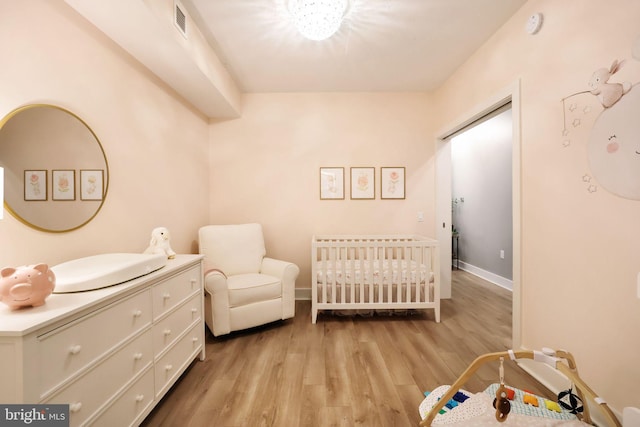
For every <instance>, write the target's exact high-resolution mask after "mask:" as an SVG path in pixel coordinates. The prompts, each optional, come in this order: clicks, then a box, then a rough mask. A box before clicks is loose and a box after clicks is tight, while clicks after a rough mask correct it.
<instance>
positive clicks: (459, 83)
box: [0, 0, 640, 409]
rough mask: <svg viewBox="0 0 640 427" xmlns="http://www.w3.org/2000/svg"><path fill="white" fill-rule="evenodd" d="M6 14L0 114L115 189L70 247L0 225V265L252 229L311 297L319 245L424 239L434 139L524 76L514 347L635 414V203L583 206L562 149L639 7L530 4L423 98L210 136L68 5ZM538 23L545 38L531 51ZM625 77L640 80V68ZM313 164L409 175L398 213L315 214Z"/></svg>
mask: <svg viewBox="0 0 640 427" xmlns="http://www.w3.org/2000/svg"><path fill="white" fill-rule="evenodd" d="M3 6H4V7H3V12H2V14H0V51H1V52H3V64H4V65H3V66H2V67H0V92H1V93H2V96H1V97H0V115H4V114H6V113H7V112H9V111H11V110H12V109H14V108H15V107H17V106H19V105H23V104H27V103H33V102H50V103H55V104H59V105H61V106H63V107H65V108H68V109H69V110H71V111H73V112H75V113H76V114H78V115H79V116H80V117H82V118H83V119H84V120H85V121H86V122H87V123H88V124H89V125H90V126H91V127H92V128H93V130H94V131H95V133H96V134H97V135H98V137H99V138H100V140H101V142H102V144H103V146H104V149H105V151H106V154H107V156H108V160H109V166H110V172H111V182H110V186H109V194H108V197H107V200H106V203H105V206H104V207H103V209H102V211H101V212H100V213H99V214H98V216H97V217H96V218H95V220H94V221H92V222H91V223H90V224H89V225H87V226H85V227H83V228H81V229H79V230H76V231H73V232H69V233H64V234H48V233H42V232H38V231H35V230H32V229H30V228H28V227H26V226H24V225H23V224H21V223H20V222H18V221H17V220H15V219H14V218H13V217H11V216H10V215H5V219H3V220H1V221H0V265H19V264H25V263H32V262H39V261H42V262H48V263H50V264H55V263H58V262H61V261H63V260H66V259H70V258H76V257H80V256H86V255H90V254H93V253H99V252H113V251H142V250H143V249H144V248H145V247H146V245H147V243H148V239H149V231H150V229H151V228H153V227H155V226H156V225H166V226H168V227H169V228H170V229H171V231H172V232H173V246H174V249H175V250H176V251H177V252H192V251H194V250H195V249H196V248H195V239H196V231H197V228H198V227H199V226H200V225H201V224H204V223H207V222H209V223H234V222H245V221H246V222H248V221H257V222H261V223H262V224H263V225H264V227H265V233H266V239H267V249H268V251H269V252H270V254H271V255H272V256H275V257H280V258H284V259H290V260H292V261H294V262H296V263H297V264H299V265H300V266H301V269H302V272H301V275H300V279H299V280H298V287H308V286H309V275H310V266H309V255H310V252H309V250H310V249H309V248H310V239H311V236H312V235H313V234H314V233H401V232H416V233H420V234H425V235H430V236H432V235H434V232H435V231H434V230H435V214H434V199H435V195H434V193H435V190H434V188H435V182H434V176H435V173H434V168H435V164H434V156H435V153H434V150H435V149H434V146H435V144H434V138H435V135H436V132H437V131H440V130H441V129H443V128H444V127H446V126H448V125H449V124H451V123H453V122H455V121H456V120H457V119H459V118H461V117H463V116H464V115H465V114H466V113H467V112H468V111H474V110H475V108H476V106H477V105H481V104H485V103H486V100H487V99H490V98H492V96H493V94H494V93H496V92H498V91H500V90H502V89H503V88H504V87H505V86H508V85H511V84H512V83H513V82H514V81H516V80H517V79H521V83H522V86H521V87H522V93H521V95H522V96H521V98H522V105H521V112H522V113H521V114H522V117H521V123H522V211H523V218H522V246H523V247H522V260H521V261H522V270H523V271H522V287H523V289H522V295H523V301H524V303H523V309H522V341H523V343H524V345H526V346H527V347H530V348H540V347H542V346H550V347H561V348H565V349H568V350H570V351H572V352H574V354H575V355H576V357H577V359H578V363H579V366H580V370H581V373H582V374H583V376H584V377H585V379H586V380H587V381H588V382H589V383H590V384H591V385H592V386H593V387H594V389H595V390H597V392H598V393H599V394H600V395H601V396H603V397H605V398H606V399H607V400H608V401H609V402H610V403H612V404H613V406H615V407H616V408H618V409H621V408H622V407H623V406H625V405H634V406H640V401H638V393H637V384H639V383H640V369H639V368H638V365H637V354H638V353H639V352H640V328H639V325H640V300H638V299H637V298H636V275H637V273H638V270H640V267H639V265H638V256H637V254H638V253H640V238H639V237H640V223H639V222H638V218H639V217H640V203H639V202H638V201H631V200H626V199H622V198H619V197H616V196H614V195H612V194H610V193H608V192H607V191H605V190H603V189H599V190H598V191H597V192H596V193H589V192H588V191H586V187H585V183H584V182H583V180H582V177H583V176H584V175H585V174H586V173H588V165H587V163H586V155H585V150H584V145H585V141H580V140H576V141H575V142H574V143H573V144H572V145H570V146H569V147H566V148H565V147H563V144H562V139H563V138H562V134H561V133H562V132H561V131H562V111H563V110H562V107H561V103H560V99H561V98H562V97H564V96H567V95H569V94H571V93H573V92H576V91H579V90H586V89H587V88H586V82H587V81H588V79H589V76H590V75H591V72H592V71H594V70H595V69H596V68H599V67H603V66H608V65H609V64H610V63H611V61H612V60H613V59H615V58H630V49H631V43H632V41H633V40H635V38H636V37H638V36H639V35H640V29H638V25H637V17H638V16H640V3H638V2H636V1H635V0H615V1H613V2H612V1H610V0H565V1H562V2H559V1H551V0H546V1H544V0H530V1H529V2H528V3H527V4H526V5H525V7H524V8H523V9H522V10H521V11H520V12H519V13H518V14H517V15H516V16H515V17H514V18H513V19H512V20H511V21H510V22H509V23H508V24H507V25H505V26H504V27H503V28H502V29H501V30H500V31H499V32H498V33H497V34H496V35H495V37H494V38H493V39H492V40H491V41H490V42H489V43H487V44H486V45H485V46H484V47H483V48H482V49H481V50H480V51H479V52H478V53H477V54H476V55H475V56H474V57H472V58H471V59H470V60H469V61H468V62H467V63H466V64H465V65H464V66H463V67H461V68H460V69H459V70H458V72H457V73H456V74H455V75H454V76H453V77H452V78H451V79H450V80H449V81H448V82H447V83H446V84H445V85H444V86H443V87H442V88H441V89H440V90H439V91H438V92H437V93H435V94H433V95H429V94H421V93H414V94H407V93H391V94H372V93H357V94H256V95H245V96H244V98H243V103H244V105H243V116H242V118H240V119H237V120H232V121H224V122H218V123H213V124H211V125H208V124H207V122H206V121H205V120H204V119H203V118H202V117H200V116H199V115H198V114H197V113H194V112H193V111H192V110H191V109H190V108H189V107H188V106H186V105H185V104H184V103H182V102H181V101H180V100H179V98H177V97H176V96H174V94H173V93H172V92H171V90H168V89H167V88H166V87H165V86H164V85H163V84H162V83H161V82H159V81H158V80H157V79H155V78H154V77H152V76H151V75H150V74H149V73H148V72H146V71H145V70H144V69H143V68H141V67H140V66H139V65H138V64H137V63H136V62H135V61H134V60H132V59H131V58H130V57H128V56H127V55H126V54H125V53H123V52H122V51H121V50H120V49H119V48H118V47H116V46H115V45H114V44H113V43H112V42H110V41H109V40H107V39H106V38H105V37H104V36H103V35H101V34H100V33H98V32H97V31H95V30H94V29H93V28H92V27H91V26H90V25H89V24H87V23H86V22H85V21H84V20H83V19H82V18H81V17H79V16H78V15H77V14H75V12H73V11H71V10H70V8H69V7H67V6H66V5H65V4H64V3H63V2H62V0H55V1H50V0H31V1H29V2H11V3H7V4H5V5H3ZM536 11H540V12H543V13H544V14H545V23H544V26H543V28H542V30H541V32H540V33H539V34H537V35H535V36H529V35H527V34H526V33H525V32H524V23H525V21H526V19H527V17H528V16H529V15H530V14H531V13H533V12H536ZM617 77H618V76H617ZM619 78H620V79H629V80H632V81H634V82H637V81H640V64H639V63H638V61H635V60H631V61H629V62H628V64H627V65H626V66H625V67H624V68H623V70H622V71H621V72H620V73H619ZM633 119H635V118H633ZM209 141H210V144H209ZM209 149H211V151H210V153H209ZM209 165H210V166H209ZM321 166H344V167H345V171H346V172H347V174H346V175H347V176H348V170H349V167H352V166H374V167H376V172H377V173H378V172H379V167H380V166H405V167H406V168H407V178H408V179H407V198H406V200H402V201H391V200H380V197H379V191H378V190H379V181H378V182H377V185H378V190H377V192H376V193H377V194H376V200H373V201H361V200H349V191H348V188H347V190H346V192H345V193H346V199H345V200H342V201H324V200H323V201H321V200H319V197H318V190H319V184H318V170H319V168H320V167H321ZM209 167H210V173H209ZM376 176H378V175H376ZM418 211H423V212H424V215H425V221H424V222H423V223H418V222H417V221H416V214H417V212H418Z"/></svg>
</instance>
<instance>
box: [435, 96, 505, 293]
mask: <svg viewBox="0 0 640 427" xmlns="http://www.w3.org/2000/svg"><path fill="white" fill-rule="evenodd" d="M512 136H513V124H512V110H511V103H508V104H505V105H504V106H502V107H500V108H498V109H497V110H494V111H492V112H491V113H489V114H487V115H486V116H484V117H482V118H481V119H479V120H477V121H476V122H474V123H472V124H471V125H469V126H467V127H466V128H464V129H462V130H460V131H459V132H457V133H456V134H455V135H453V136H451V137H449V138H447V139H448V140H450V144H451V165H452V184H451V188H452V195H451V215H452V219H451V224H452V245H453V251H452V252H453V254H455V255H456V257H455V269H462V270H465V271H467V272H469V273H472V274H474V275H476V276H478V277H480V278H482V279H484V280H486V281H488V282H491V283H493V284H495V285H497V286H500V287H503V288H506V289H509V290H512V289H513V282H512V278H513V227H512V223H513V212H512V210H513V209H512V201H511V196H512V192H513V189H512V176H511V174H512V167H511V166H512V157H513V155H512V151H513V150H512V147H513V140H512Z"/></svg>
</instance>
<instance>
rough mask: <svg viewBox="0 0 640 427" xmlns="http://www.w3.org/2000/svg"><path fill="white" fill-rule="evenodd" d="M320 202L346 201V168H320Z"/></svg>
mask: <svg viewBox="0 0 640 427" xmlns="http://www.w3.org/2000/svg"><path fill="white" fill-rule="evenodd" d="M320 200H344V168H343V167H321V168H320Z"/></svg>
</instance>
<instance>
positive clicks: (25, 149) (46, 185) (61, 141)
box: [0, 104, 110, 233]
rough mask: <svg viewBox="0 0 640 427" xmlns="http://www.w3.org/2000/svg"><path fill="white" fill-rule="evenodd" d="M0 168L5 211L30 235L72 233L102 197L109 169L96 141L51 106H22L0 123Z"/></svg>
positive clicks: (88, 218) (94, 211)
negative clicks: (0, 169)
mask: <svg viewBox="0 0 640 427" xmlns="http://www.w3.org/2000/svg"><path fill="white" fill-rule="evenodd" d="M0 166H2V167H4V169H5V183H4V184H5V189H4V190H5V191H4V198H5V201H4V205H5V208H6V210H7V211H8V212H10V213H11V214H12V215H13V216H14V217H15V218H16V219H18V220H19V221H20V222H22V223H23V224H25V225H28V226H29V227H32V228H34V229H36V230H40V231H46V232H51V233H63V232H67V231H72V230H76V229H78V228H80V227H82V226H84V225H86V224H87V223H89V222H90V221H91V220H92V219H93V218H95V216H96V215H97V214H98V212H99V211H100V209H101V208H102V206H103V204H104V201H105V199H106V197H107V190H108V188H109V176H110V175H109V164H108V162H107V156H106V154H105V152H104V149H103V147H102V144H101V143H100V140H99V139H98V137H97V136H96V135H95V133H94V132H93V130H92V129H91V128H90V127H89V126H88V125H87V124H86V123H85V122H84V121H83V120H82V119H81V118H80V117H78V116H77V115H75V114H74V113H72V112H71V111H69V110H67V109H65V108H62V107H59V106H56V105H50V104H30V105H25V106H22V107H19V108H16V109H15V110H13V111H11V112H10V113H9V114H7V115H6V116H5V117H4V118H3V119H2V121H0ZM54 180H55V181H54ZM100 190H101V191H100Z"/></svg>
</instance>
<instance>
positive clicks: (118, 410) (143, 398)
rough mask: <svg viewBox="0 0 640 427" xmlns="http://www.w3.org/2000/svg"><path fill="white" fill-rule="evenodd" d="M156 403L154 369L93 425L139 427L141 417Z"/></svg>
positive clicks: (102, 426)
mask: <svg viewBox="0 0 640 427" xmlns="http://www.w3.org/2000/svg"><path fill="white" fill-rule="evenodd" d="M153 403H154V397H153V369H149V370H148V371H147V372H146V373H145V374H144V376H142V377H141V378H140V379H139V380H138V381H136V382H135V384H133V385H132V386H131V387H130V388H129V389H127V391H125V392H124V394H123V395H122V396H120V397H119V398H118V399H117V400H116V401H115V402H114V403H113V404H112V405H111V406H110V407H109V408H108V409H107V410H106V411H105V412H104V413H102V414H100V416H99V417H98V418H96V419H95V420H94V422H92V423H91V426H94V427H114V426H118V427H125V426H137V425H138V424H140V421H141V420H138V418H139V417H140V415H141V414H142V413H143V412H145V410H146V409H148V408H149V407H150V406H151V405H153Z"/></svg>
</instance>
